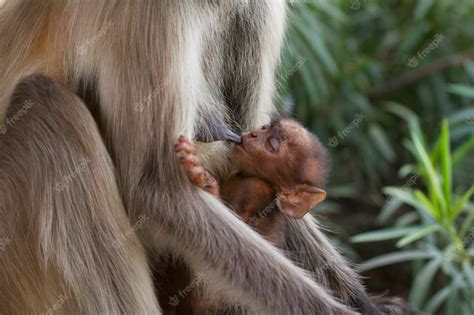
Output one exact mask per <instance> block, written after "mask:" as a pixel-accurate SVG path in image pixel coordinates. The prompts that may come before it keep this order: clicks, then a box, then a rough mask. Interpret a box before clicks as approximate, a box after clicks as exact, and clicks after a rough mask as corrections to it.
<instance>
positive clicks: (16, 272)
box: [0, 75, 160, 314]
mask: <svg viewBox="0 0 474 315" xmlns="http://www.w3.org/2000/svg"><path fill="white" fill-rule="evenodd" d="M1 131H2V135H0V186H1V190H0V217H1V220H0V239H2V240H3V245H4V246H3V247H2V248H0V249H2V250H1V251H0V313H2V314H35V313H38V314H39V313H44V312H47V311H48V310H52V311H51V312H53V311H54V312H56V311H57V312H60V313H64V314H78V313H84V314H145V313H146V314H159V313H160V312H159V308H158V305H157V302H156V299H155V297H154V293H153V287H152V284H151V279H150V278H151V277H150V276H149V270H148V266H147V262H146V258H145V255H144V251H143V249H142V247H141V245H140V243H139V242H138V240H137V238H136V236H135V235H134V233H133V228H132V226H131V225H130V224H129V221H128V218H127V217H126V212H125V210H124V207H123V204H122V200H121V197H120V194H119V192H118V189H117V184H116V179H115V176H114V171H113V166H112V163H111V161H110V159H109V156H108V153H107V151H106V149H105V147H104V145H103V143H102V139H101V137H100V135H99V133H98V130H97V127H96V124H95V122H94V120H93V119H92V117H91V115H90V114H89V112H88V110H87V108H86V107H85V105H84V104H83V103H82V101H81V100H80V99H79V98H78V97H76V96H75V95H73V94H72V93H71V92H69V91H68V90H66V89H65V88H64V87H62V86H61V85H59V84H58V83H56V82H54V81H52V80H51V79H49V78H46V77H43V76H41V75H33V76H29V77H27V78H25V79H23V80H22V81H21V82H20V83H19V84H18V85H17V86H16V88H15V90H14V94H13V97H12V100H11V103H10V105H9V108H8V113H7V120H6V122H5V124H4V127H3V129H1ZM48 314H49V313H48Z"/></svg>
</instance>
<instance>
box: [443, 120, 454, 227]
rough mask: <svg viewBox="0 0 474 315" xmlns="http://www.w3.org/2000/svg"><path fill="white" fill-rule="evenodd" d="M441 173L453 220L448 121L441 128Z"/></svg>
mask: <svg viewBox="0 0 474 315" xmlns="http://www.w3.org/2000/svg"><path fill="white" fill-rule="evenodd" d="M441 139H442V140H441V147H440V153H441V173H442V176H443V193H444V199H445V200H446V205H447V210H448V215H449V217H450V218H451V217H452V213H449V212H450V210H451V208H450V205H451V190H452V183H453V178H452V176H453V175H452V163H451V147H450V143H449V125H448V121H447V120H446V119H444V120H443V123H442V127H441Z"/></svg>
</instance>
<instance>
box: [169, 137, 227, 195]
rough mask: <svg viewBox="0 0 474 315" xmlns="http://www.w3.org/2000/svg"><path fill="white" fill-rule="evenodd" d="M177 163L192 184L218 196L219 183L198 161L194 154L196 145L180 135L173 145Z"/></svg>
mask: <svg viewBox="0 0 474 315" xmlns="http://www.w3.org/2000/svg"><path fill="white" fill-rule="evenodd" d="M174 151H175V152H176V153H177V155H178V160H179V163H180V164H181V165H182V166H183V168H184V170H185V172H186V175H187V176H188V178H189V180H190V181H191V183H193V185H195V186H197V187H199V188H201V189H204V190H205V191H207V192H209V193H211V194H213V195H215V196H219V184H218V183H217V181H216V179H215V178H214V177H212V176H211V174H209V173H208V172H207V171H206V170H205V169H204V168H203V167H202V166H201V164H200V163H199V159H198V157H197V155H196V145H195V144H194V142H193V141H192V140H190V139H188V138H186V137H185V136H180V137H179V139H178V143H176V144H175V146H174Z"/></svg>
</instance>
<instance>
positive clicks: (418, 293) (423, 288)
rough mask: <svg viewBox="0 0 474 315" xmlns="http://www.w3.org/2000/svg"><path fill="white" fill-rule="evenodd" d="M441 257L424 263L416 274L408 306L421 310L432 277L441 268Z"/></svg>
mask: <svg viewBox="0 0 474 315" xmlns="http://www.w3.org/2000/svg"><path fill="white" fill-rule="evenodd" d="M442 261H443V257H442V256H440V257H436V258H434V259H432V260H431V261H429V262H428V263H426V264H425V265H424V266H423V268H422V269H421V270H420V272H418V274H417V275H416V277H415V280H414V282H413V285H412V287H411V290H410V297H409V301H410V304H412V305H413V306H415V307H416V308H421V306H422V305H423V302H424V300H425V298H426V296H427V294H428V292H429V290H430V285H431V282H432V281H433V278H434V275H435V274H436V272H437V271H438V269H439V267H440V266H441V262H442Z"/></svg>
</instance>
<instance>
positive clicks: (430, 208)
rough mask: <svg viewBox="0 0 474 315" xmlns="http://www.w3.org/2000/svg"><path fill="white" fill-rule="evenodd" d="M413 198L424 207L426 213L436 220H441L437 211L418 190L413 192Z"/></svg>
mask: <svg viewBox="0 0 474 315" xmlns="http://www.w3.org/2000/svg"><path fill="white" fill-rule="evenodd" d="M414 194H415V197H416V198H417V199H418V200H419V201H420V202H421V203H422V204H423V205H424V208H425V209H426V212H428V213H429V214H430V215H431V216H432V217H433V218H435V219H436V220H438V221H439V220H440V219H441V213H440V212H439V210H438V209H437V208H436V207H435V206H434V205H433V204H432V203H431V201H430V200H429V198H428V197H427V196H426V195H425V194H424V193H423V192H422V191H421V190H419V189H417V190H415V191H414Z"/></svg>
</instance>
